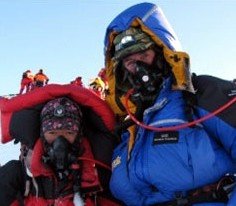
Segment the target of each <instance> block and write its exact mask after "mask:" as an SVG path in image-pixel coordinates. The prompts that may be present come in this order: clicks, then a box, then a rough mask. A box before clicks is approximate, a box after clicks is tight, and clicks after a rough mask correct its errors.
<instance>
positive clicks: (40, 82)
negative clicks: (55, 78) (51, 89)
mask: <svg viewBox="0 0 236 206" xmlns="http://www.w3.org/2000/svg"><path fill="white" fill-rule="evenodd" d="M48 81H49V78H48V77H47V75H46V74H44V73H43V70H42V69H40V70H39V72H38V73H37V74H35V76H34V82H35V87H43V86H45V85H47V84H48Z"/></svg>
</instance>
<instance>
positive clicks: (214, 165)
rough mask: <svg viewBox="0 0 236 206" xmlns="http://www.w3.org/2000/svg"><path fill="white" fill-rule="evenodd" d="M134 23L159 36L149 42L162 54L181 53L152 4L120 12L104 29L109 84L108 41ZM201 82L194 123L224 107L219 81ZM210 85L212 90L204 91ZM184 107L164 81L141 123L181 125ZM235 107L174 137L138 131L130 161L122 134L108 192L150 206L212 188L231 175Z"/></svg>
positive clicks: (234, 198)
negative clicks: (192, 191) (191, 191)
mask: <svg viewBox="0 0 236 206" xmlns="http://www.w3.org/2000/svg"><path fill="white" fill-rule="evenodd" d="M136 20H139V21H138V23H139V24H140V26H141V28H142V29H143V30H144V31H146V32H147V33H148V30H149V31H150V32H151V34H152V35H154V36H156V37H158V39H159V40H158V39H157V38H154V36H151V37H152V39H153V41H155V42H156V43H157V44H158V45H159V46H161V47H163V51H169V50H171V51H172V52H173V54H174V55H179V54H181V53H178V52H181V45H180V43H179V41H178V38H177V36H176V35H175V33H174V31H173V29H172V27H171V26H170V24H169V23H168V21H167V19H166V18H165V16H164V14H163V12H162V10H161V9H160V8H159V7H158V6H156V5H154V4H151V3H141V4H137V5H134V6H133V7H130V8H128V9H127V10H125V11H123V12H122V13H120V14H119V15H118V16H117V17H116V18H115V19H114V20H113V21H112V22H111V23H110V25H109V26H108V27H107V32H106V36H105V42H104V43H105V48H104V51H105V57H106V59H105V63H106V67H107V71H108V74H109V75H108V77H109V78H110V79H111V80H112V79H113V78H114V72H113V71H114V67H113V66H114V65H113V62H112V60H111V57H112V52H113V47H114V45H112V39H114V36H115V34H117V33H119V32H122V31H124V30H126V29H128V28H129V27H130V26H132V25H136V24H137V21H136ZM140 21H141V23H142V24H141V23H140ZM134 23H135V24H134ZM142 25H143V26H142ZM149 34H150V33H149ZM170 53H171V52H170ZM165 58H166V57H165ZM171 58H172V57H171ZM171 58H170V59H171ZM172 59H173V58H172ZM177 59H178V58H177ZM166 60H167V62H168V63H169V64H170V65H171V66H173V65H174V63H173V62H169V60H168V58H166ZM177 62H178V61H177ZM172 69H173V67H172ZM202 79H203V80H204V79H205V80H204V81H203V82H204V83H203V84H200V86H201V87H202V91H203V92H202V93H201V92H199V93H198V94H197V95H198V96H199V97H200V98H199V99H201V101H199V102H198V104H197V107H196V108H195V116H194V118H200V117H202V116H204V115H206V114H208V113H209V112H212V111H214V110H215V109H216V108H218V107H219V106H221V104H223V103H225V102H227V100H226V99H227V98H226V99H224V98H223V99H222V98H221V96H220V95H221V94H220V93H218V91H217V90H216V88H222V87H221V85H220V84H221V83H219V85H218V87H216V86H215V85H216V84H215V83H214V82H221V81H220V80H219V81H218V80H216V79H214V78H208V77H207V78H205V77H203V78H202ZM215 80H216V81H215ZM210 81H212V83H213V84H211V82H210ZM205 83H206V84H205ZM214 84H215V85H214ZM209 85H210V86H211V88H210V89H208V90H206V89H205V88H208V86H209ZM222 85H223V83H222ZM198 86H199V85H197V88H198ZM109 88H112V87H109ZM220 90H222V97H223V96H227V94H226V93H225V91H226V90H224V89H219V91H220ZM235 91H236V89H235ZM113 93H115V91H113V90H111V93H110V94H111V95H112V94H113ZM185 104H186V101H185V99H184V98H183V94H182V92H181V91H177V90H175V91H174V90H172V89H171V79H166V80H165V81H164V86H163V88H162V90H161V91H160V94H159V96H158V97H157V99H156V101H155V103H154V105H153V106H152V107H151V108H148V109H147V110H146V111H145V113H144V119H143V121H144V123H145V124H147V125H152V126H157V127H161V126H162V127H167V126H172V125H179V124H182V123H185V122H187V119H186V114H185V112H184V110H185V109H186V105H185ZM111 106H112V104H111ZM235 107H236V105H234V109H233V110H230V109H228V110H227V112H225V113H224V112H223V113H224V114H223V115H219V116H215V117H213V118H211V119H209V120H207V121H205V122H203V123H202V124H201V125H197V126H195V127H192V128H185V129H181V130H179V131H176V132H166V133H165V132H162V133H160V132H154V131H148V130H146V129H143V128H137V134H136V141H135V144H134V147H133V149H132V151H131V153H130V156H129V158H128V142H129V137H130V134H129V132H128V131H127V132H125V133H123V135H122V141H121V143H120V144H119V145H118V147H117V148H116V149H115V150H114V153H113V161H112V166H113V173H112V177H111V180H110V189H111V191H112V193H113V194H114V196H115V197H116V198H118V199H120V200H121V201H123V202H124V203H125V204H126V205H131V206H132V205H133V206H138V205H154V204H157V203H161V202H166V201H170V200H173V199H174V198H175V197H176V195H177V194H182V195H185V194H186V192H187V191H189V190H191V189H196V188H201V187H203V186H205V185H209V184H212V183H215V182H217V181H219V179H221V178H222V177H223V176H224V175H225V174H226V173H235V171H236V167H235V166H236V165H235V160H236V141H235V139H236V118H235V116H233V112H230V111H234V112H235V109H236V108H235ZM230 113H231V114H230ZM228 114H229V115H228ZM234 114H235V113H234ZM226 116H230V117H229V118H226ZM226 119H227V121H226ZM166 137H167V139H166ZM163 139H164V141H163ZM195 205H198V206H200V205H201V206H203V205H204V206H207V205H209V206H210V205H214V206H219V205H221V206H223V205H226V204H223V203H201V204H195ZM227 205H228V206H235V205H236V192H233V193H232V195H231V197H230V200H229V201H228V203H227Z"/></svg>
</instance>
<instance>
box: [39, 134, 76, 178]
mask: <svg viewBox="0 0 236 206" xmlns="http://www.w3.org/2000/svg"><path fill="white" fill-rule="evenodd" d="M45 144H46V153H45V155H44V156H43V162H44V163H46V164H48V165H50V166H51V167H52V169H53V170H54V171H55V172H56V175H57V177H58V178H59V179H63V178H64V177H66V176H68V174H69V167H70V165H71V164H72V163H74V162H76V160H77V154H76V153H75V152H73V148H72V147H73V146H72V145H71V144H70V143H69V142H68V141H67V140H66V138H65V137H64V136H59V137H57V138H56V139H55V141H53V143H51V144H48V143H45Z"/></svg>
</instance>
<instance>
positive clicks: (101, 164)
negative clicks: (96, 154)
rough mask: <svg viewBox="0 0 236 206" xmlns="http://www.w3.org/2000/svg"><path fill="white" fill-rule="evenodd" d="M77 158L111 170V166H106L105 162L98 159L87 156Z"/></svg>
mask: <svg viewBox="0 0 236 206" xmlns="http://www.w3.org/2000/svg"><path fill="white" fill-rule="evenodd" d="M79 160H82V161H89V162H92V163H94V164H96V165H98V166H100V167H103V168H105V169H107V170H110V171H111V167H110V166H108V165H106V164H104V163H102V162H100V161H98V160H95V159H91V158H87V157H79Z"/></svg>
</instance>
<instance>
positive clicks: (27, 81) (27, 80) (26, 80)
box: [19, 70, 34, 94]
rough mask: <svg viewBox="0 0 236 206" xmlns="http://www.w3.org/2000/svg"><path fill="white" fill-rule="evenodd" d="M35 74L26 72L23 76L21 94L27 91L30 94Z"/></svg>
mask: <svg viewBox="0 0 236 206" xmlns="http://www.w3.org/2000/svg"><path fill="white" fill-rule="evenodd" d="M33 82H34V78H33V74H32V73H31V71H30V70H27V71H25V72H24V73H23V74H22V79H21V84H20V92H19V94H22V93H23V92H24V90H25V92H28V91H30V90H31V89H32V87H33Z"/></svg>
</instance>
